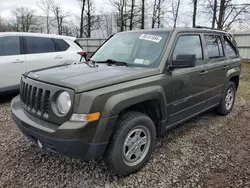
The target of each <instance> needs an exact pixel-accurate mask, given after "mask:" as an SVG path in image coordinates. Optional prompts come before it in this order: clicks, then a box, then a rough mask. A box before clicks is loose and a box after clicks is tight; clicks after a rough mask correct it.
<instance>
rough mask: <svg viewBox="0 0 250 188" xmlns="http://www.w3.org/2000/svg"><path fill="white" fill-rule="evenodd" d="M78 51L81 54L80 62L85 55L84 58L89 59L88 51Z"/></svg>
mask: <svg viewBox="0 0 250 188" xmlns="http://www.w3.org/2000/svg"><path fill="white" fill-rule="evenodd" d="M77 53H78V54H79V55H80V56H81V59H80V62H81V61H82V58H83V57H84V59H85V60H86V61H87V56H88V52H86V51H81V52H77Z"/></svg>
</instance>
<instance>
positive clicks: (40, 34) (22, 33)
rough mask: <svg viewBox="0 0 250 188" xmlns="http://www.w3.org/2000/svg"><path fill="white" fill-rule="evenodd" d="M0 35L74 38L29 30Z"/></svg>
mask: <svg viewBox="0 0 250 188" xmlns="http://www.w3.org/2000/svg"><path fill="white" fill-rule="evenodd" d="M0 36H33V37H50V38H61V39H69V40H75V39H76V38H75V37H69V36H64V35H52V34H42V33H29V32H0Z"/></svg>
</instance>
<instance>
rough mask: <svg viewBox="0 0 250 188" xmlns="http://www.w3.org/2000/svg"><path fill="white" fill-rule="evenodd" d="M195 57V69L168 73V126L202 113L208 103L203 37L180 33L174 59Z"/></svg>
mask: <svg viewBox="0 0 250 188" xmlns="http://www.w3.org/2000/svg"><path fill="white" fill-rule="evenodd" d="M188 54H190V55H196V61H197V62H196V66H195V67H191V68H175V69H174V70H172V71H171V72H169V73H168V74H170V75H169V76H168V78H169V79H170V81H169V84H168V85H167V86H166V91H165V92H166V93H167V100H168V107H167V109H168V115H169V118H168V126H172V125H175V124H178V123H180V122H181V121H183V120H185V119H187V118H189V117H191V116H192V115H194V114H197V113H199V112H200V111H201V110H203V109H204V107H205V104H206V94H205V90H206V89H205V88H206V86H205V85H204V82H205V81H204V73H206V72H205V71H206V70H205V69H204V56H203V50H202V42H201V36H200V35H199V34H181V35H179V36H178V37H177V42H176V44H175V48H174V50H173V52H172V56H171V59H172V60H175V58H176V56H177V55H188Z"/></svg>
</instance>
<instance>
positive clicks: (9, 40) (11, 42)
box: [0, 36, 20, 56]
mask: <svg viewBox="0 0 250 188" xmlns="http://www.w3.org/2000/svg"><path fill="white" fill-rule="evenodd" d="M19 54H20V41H19V37H18V36H9V37H0V56H9V55H19Z"/></svg>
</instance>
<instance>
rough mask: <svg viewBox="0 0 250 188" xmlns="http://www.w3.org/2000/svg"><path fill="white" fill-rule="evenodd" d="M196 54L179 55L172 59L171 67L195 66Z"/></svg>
mask: <svg viewBox="0 0 250 188" xmlns="http://www.w3.org/2000/svg"><path fill="white" fill-rule="evenodd" d="M195 64H196V55H185V54H183V55H177V56H176V60H173V61H172V65H170V67H169V68H187V67H195Z"/></svg>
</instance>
